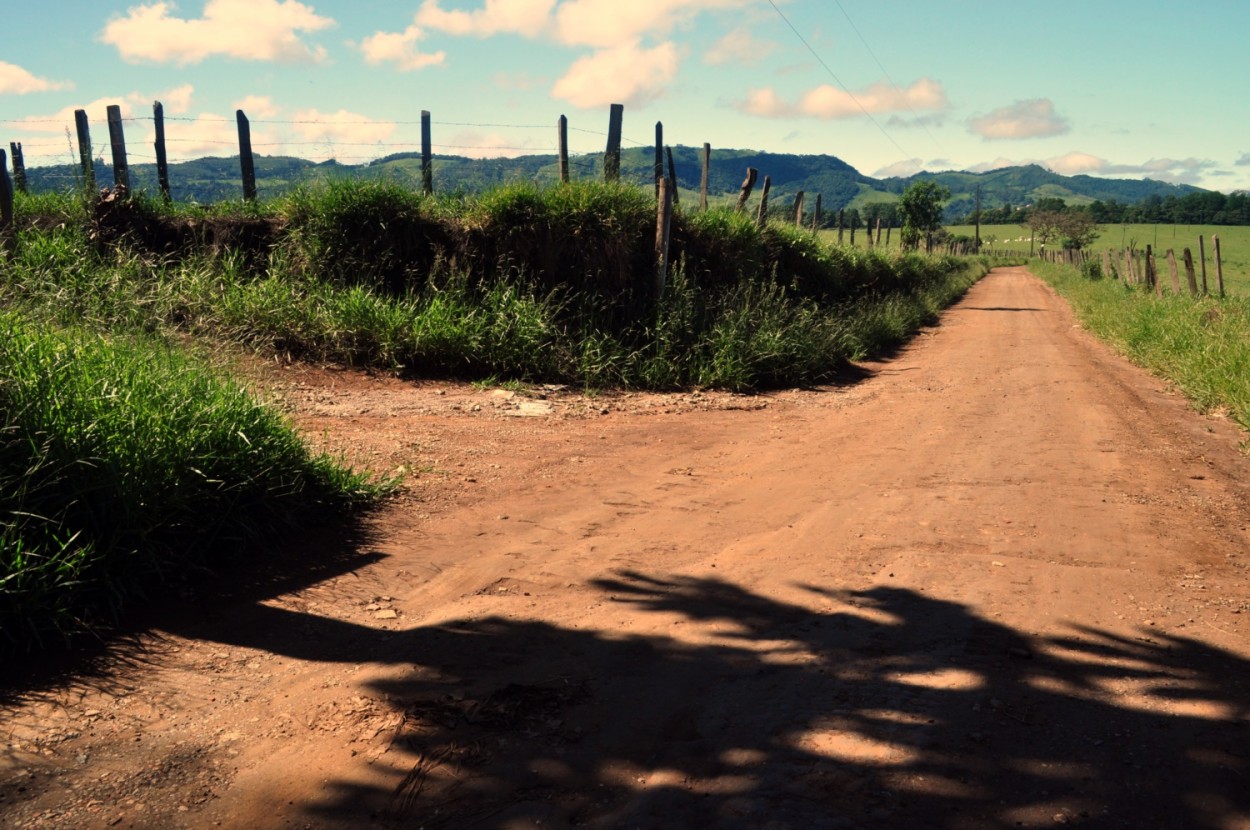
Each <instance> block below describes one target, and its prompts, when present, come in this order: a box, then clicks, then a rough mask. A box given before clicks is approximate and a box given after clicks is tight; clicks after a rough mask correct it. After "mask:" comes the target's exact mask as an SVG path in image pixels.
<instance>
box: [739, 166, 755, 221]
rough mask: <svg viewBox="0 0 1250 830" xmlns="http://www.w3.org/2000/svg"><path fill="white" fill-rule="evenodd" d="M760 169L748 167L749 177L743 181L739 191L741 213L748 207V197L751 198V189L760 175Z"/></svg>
mask: <svg viewBox="0 0 1250 830" xmlns="http://www.w3.org/2000/svg"><path fill="white" fill-rule="evenodd" d="M759 174H760V171H758V170H756V169H755V168H754V167H748V168H747V177H746V179H744V180H743V182H742V190H741V192H739V193H738V207H737V211H738V212H739V213H741V212H742V211H744V210H746V208H747V199H750V198H751V191H752V189H754V188H755V179H756V178H757V177H758V176H759Z"/></svg>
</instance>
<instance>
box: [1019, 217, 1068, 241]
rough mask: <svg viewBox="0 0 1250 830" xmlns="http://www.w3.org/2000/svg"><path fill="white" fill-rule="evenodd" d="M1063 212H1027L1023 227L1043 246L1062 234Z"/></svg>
mask: <svg viewBox="0 0 1250 830" xmlns="http://www.w3.org/2000/svg"><path fill="white" fill-rule="evenodd" d="M1062 225H1063V214H1062V213H1060V212H1058V211H1055V210H1038V209H1036V208H1034V209H1033V210H1032V211H1030V213H1029V219H1028V221H1027V222H1026V223H1025V227H1026V228H1028V229H1029V230H1030V231H1032V232H1033V239H1034V240H1036V241H1037V244H1038V245H1041V246H1042V247H1043V248H1045V247H1046V244H1047V243H1049V242H1052V241H1054V240H1055V239H1058V238H1059V237H1060V235H1061V234H1062V230H1061V227H1062Z"/></svg>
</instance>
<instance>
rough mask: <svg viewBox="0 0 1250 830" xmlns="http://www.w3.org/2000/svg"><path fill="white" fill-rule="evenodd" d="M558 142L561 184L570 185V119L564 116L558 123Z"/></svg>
mask: <svg viewBox="0 0 1250 830" xmlns="http://www.w3.org/2000/svg"><path fill="white" fill-rule="evenodd" d="M556 140H557V141H558V143H559V145H560V150H559V152H560V183H561V184H568V183H569V119H567V118H565V117H564V116H563V115H561V116H560V120H559V121H557V122H556Z"/></svg>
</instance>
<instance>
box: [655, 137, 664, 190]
mask: <svg viewBox="0 0 1250 830" xmlns="http://www.w3.org/2000/svg"><path fill="white" fill-rule="evenodd" d="M662 178H664V123H663V122H661V121H657V122H655V198H656V199H659V198H660V179H662Z"/></svg>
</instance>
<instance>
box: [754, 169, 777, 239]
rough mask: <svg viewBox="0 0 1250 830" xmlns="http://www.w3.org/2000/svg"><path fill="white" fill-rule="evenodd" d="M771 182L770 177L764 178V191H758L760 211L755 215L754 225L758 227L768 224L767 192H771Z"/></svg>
mask: <svg viewBox="0 0 1250 830" xmlns="http://www.w3.org/2000/svg"><path fill="white" fill-rule="evenodd" d="M772 187H773V180H772V177H771V176H765V177H764V189H763V190H761V191H760V209H759V212H758V213H756V214H755V224H756V226H758V227H761V228H762V227H764V225H765V223H767V222H768V191H770V190H772Z"/></svg>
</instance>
